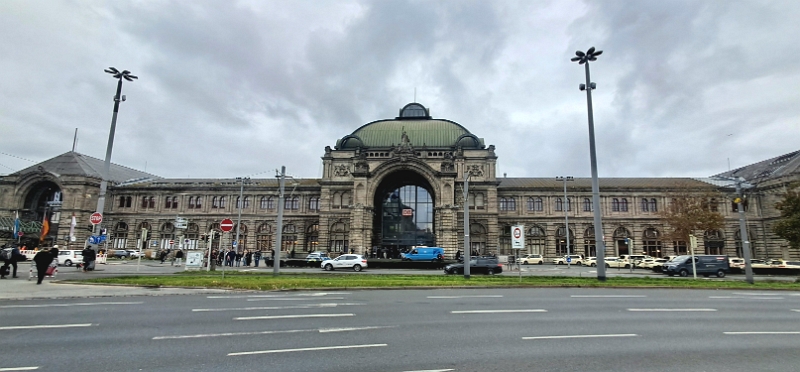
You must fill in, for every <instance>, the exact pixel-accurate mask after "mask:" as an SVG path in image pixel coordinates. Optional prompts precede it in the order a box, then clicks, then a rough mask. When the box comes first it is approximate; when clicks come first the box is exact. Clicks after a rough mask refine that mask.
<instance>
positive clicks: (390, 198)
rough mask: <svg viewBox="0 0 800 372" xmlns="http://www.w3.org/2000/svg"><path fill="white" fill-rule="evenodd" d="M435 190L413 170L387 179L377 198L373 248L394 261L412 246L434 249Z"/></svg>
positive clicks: (398, 172)
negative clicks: (393, 258) (376, 248)
mask: <svg viewBox="0 0 800 372" xmlns="http://www.w3.org/2000/svg"><path fill="white" fill-rule="evenodd" d="M432 190H433V188H432V187H431V185H430V183H429V182H428V181H427V180H426V179H425V178H424V177H422V176H421V175H420V174H418V173H416V172H413V171H410V170H401V171H397V172H395V173H392V174H391V175H389V176H387V177H386V178H385V179H384V180H383V181H382V182H381V184H380V186H379V187H378V188H377V191H376V192H375V196H374V204H373V205H375V218H374V219H373V225H372V230H373V231H372V236H373V241H372V245H373V246H375V247H378V248H379V249H380V250H381V252H384V254H385V255H386V256H387V257H395V258H396V257H399V254H400V252H403V251H406V250H408V249H410V248H411V247H412V246H429V247H430V246H435V245H436V232H435V231H434V221H435V219H434V218H435V216H434V205H435V197H434V195H433V192H432Z"/></svg>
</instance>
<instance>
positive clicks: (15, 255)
mask: <svg viewBox="0 0 800 372" xmlns="http://www.w3.org/2000/svg"><path fill="white" fill-rule="evenodd" d="M27 259H28V257H26V256H25V255H24V254H22V253H20V251H19V247H14V248H12V249H11V258H10V259H9V260H6V261H3V269H2V271H3V272H6V271H9V273H10V274H11V277H12V278H16V277H17V262H20V261H25V260H27ZM9 267H12V268H13V270H9ZM6 275H8V274H6ZM6 275H2V276H1V277H2V279H5V278H6Z"/></svg>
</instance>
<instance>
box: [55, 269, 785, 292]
mask: <svg viewBox="0 0 800 372" xmlns="http://www.w3.org/2000/svg"><path fill="white" fill-rule="evenodd" d="M66 282H72V283H98V284H119V285H138V286H149V287H202V288H227V289H245V290H265V291H272V290H294V289H326V288H339V289H341V288H393V287H394V288H402V287H406V288H407V287H420V288H422V287H443V288H448V287H452V288H463V287H497V288H528V287H576V288H615V287H617V288H632V287H633V288H636V287H641V288H707V289H761V290H765V289H793V290H800V284H798V283H795V282H785V281H775V282H768V281H764V282H756V283H755V284H748V283H747V282H745V281H744V280H741V281H733V280H689V279H685V278H649V277H645V278H617V277H613V278H607V279H606V281H603V282H601V281H598V280H597V279H596V278H576V277H557V276H546V277H542V276H531V277H522V278H518V277H516V276H498V275H495V276H472V277H471V278H470V279H464V278H463V277H462V276H453V275H441V276H437V275H391V274H387V275H363V274H294V273H284V274H281V275H277V276H274V275H272V274H262V273H250V272H247V273H226V274H225V277H224V278H223V277H222V275H221V273H206V272H204V273H197V272H187V273H180V274H172V275H155V276H124V277H105V278H92V279H86V280H75V281H66Z"/></svg>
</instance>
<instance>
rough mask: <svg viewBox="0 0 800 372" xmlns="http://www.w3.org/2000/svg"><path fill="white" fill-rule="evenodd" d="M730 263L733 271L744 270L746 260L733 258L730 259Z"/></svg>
mask: <svg viewBox="0 0 800 372" xmlns="http://www.w3.org/2000/svg"><path fill="white" fill-rule="evenodd" d="M728 263H729V264H730V265H731V269H739V270H744V258H739V257H731V258H729V259H728Z"/></svg>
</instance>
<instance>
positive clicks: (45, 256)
mask: <svg viewBox="0 0 800 372" xmlns="http://www.w3.org/2000/svg"><path fill="white" fill-rule="evenodd" d="M55 257H56V259H57V257H58V250H57V249H56V256H55ZM33 262H35V263H36V275H37V280H36V284H42V280H43V279H44V276H45V274H47V268H48V267H50V264H51V263H52V262H53V254H52V253H51V252H50V251H47V250H41V251H39V253H36V256H33Z"/></svg>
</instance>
